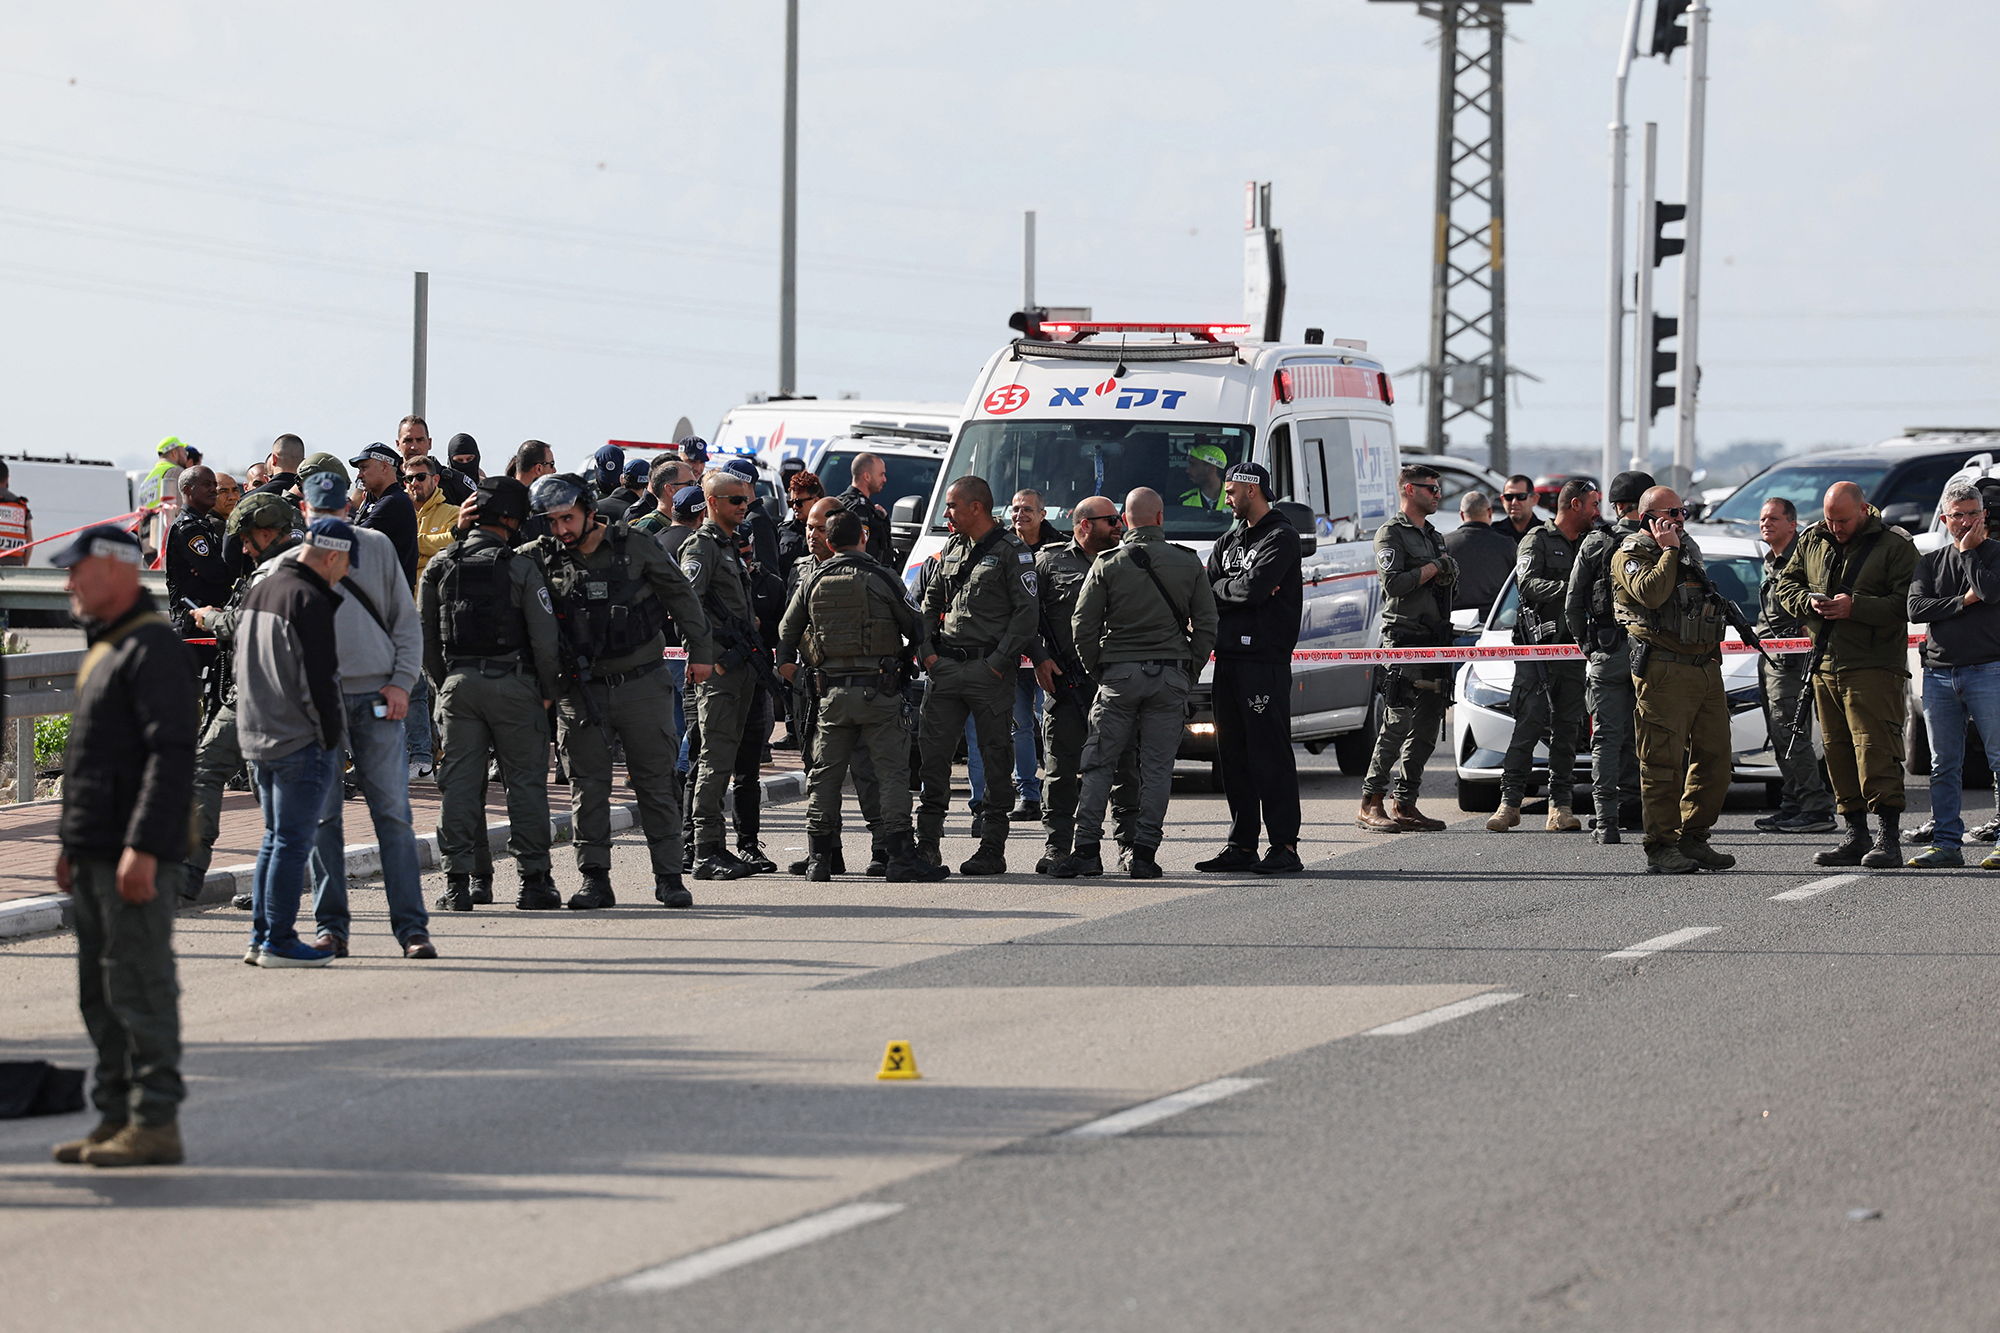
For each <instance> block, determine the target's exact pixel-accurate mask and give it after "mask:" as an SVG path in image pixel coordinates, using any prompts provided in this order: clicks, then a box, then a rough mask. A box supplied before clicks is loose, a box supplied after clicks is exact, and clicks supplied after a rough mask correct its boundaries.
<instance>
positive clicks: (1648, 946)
mask: <svg viewBox="0 0 2000 1333" xmlns="http://www.w3.org/2000/svg"><path fill="white" fill-rule="evenodd" d="M1721 929H1722V927H1721V926H1689V927H1687V928H1686V929H1685V930H1676V931H1672V932H1670V933H1668V934H1665V935H1655V936H1654V937H1653V938H1652V939H1650V940H1640V941H1639V942H1638V943H1637V944H1635V945H1633V946H1632V947H1631V948H1629V949H1620V950H1618V951H1617V952H1616V953H1608V954H1605V955H1604V956H1605V957H1606V958H1650V957H1652V956H1653V955H1654V954H1656V953H1664V952H1665V951H1666V950H1668V949H1671V948H1673V947H1674V946H1675V945H1677V944H1686V943H1687V942H1688V941H1689V940H1698V939H1700V938H1701V937H1702V936H1704V935H1713V934H1714V933H1715V932H1716V931H1718V930H1721Z"/></svg>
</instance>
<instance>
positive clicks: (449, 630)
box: [439, 542, 528, 658]
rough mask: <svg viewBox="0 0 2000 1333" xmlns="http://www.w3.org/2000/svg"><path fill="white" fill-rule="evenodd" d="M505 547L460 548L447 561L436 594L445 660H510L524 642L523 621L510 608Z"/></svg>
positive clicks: (510, 585)
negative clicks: (437, 594) (503, 658)
mask: <svg viewBox="0 0 2000 1333" xmlns="http://www.w3.org/2000/svg"><path fill="white" fill-rule="evenodd" d="M513 556H514V552H513V551H512V550H511V549H510V548H508V547H507V546H506V545H504V544H501V543H497V542H496V543H494V544H493V545H491V546H481V547H479V548H478V549H477V550H475V551H473V552H471V553H470V554H465V553H464V547H463V546H461V547H460V548H459V550H458V551H455V552H453V553H452V554H451V556H450V557H449V563H448V564H447V565H446V567H445V575H444V578H443V580H442V581H441V582H442V587H441V588H440V589H439V592H440V593H441V594H442V601H443V607H442V610H443V612H444V614H443V616H442V620H443V624H444V651H445V656H446V658H454V657H511V656H513V655H514V654H515V653H518V652H519V651H520V650H521V649H522V648H524V647H526V646H527V643H528V618H527V616H525V615H523V614H522V612H521V608H519V607H518V606H515V605H514V578H513V571H512V568H511V566H510V565H509V564H508V562H509V561H510V560H511V559H513Z"/></svg>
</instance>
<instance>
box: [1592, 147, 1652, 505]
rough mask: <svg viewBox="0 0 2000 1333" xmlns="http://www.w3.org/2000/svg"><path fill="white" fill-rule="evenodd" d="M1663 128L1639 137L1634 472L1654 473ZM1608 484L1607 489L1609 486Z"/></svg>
mask: <svg viewBox="0 0 2000 1333" xmlns="http://www.w3.org/2000/svg"><path fill="white" fill-rule="evenodd" d="M1659 164H1660V127H1659V126H1658V125H1656V124H1654V123H1653V122H1652V121H1650V120H1649V121H1647V122H1646V125H1645V128H1644V129H1643V130H1641V131H1640V134H1639V191H1640V193H1639V289H1638V292H1637V294H1636V298H1635V299H1634V301H1633V303H1632V310H1633V314H1632V470H1633V471H1634V472H1650V471H1652V458H1651V455H1652V447H1653V446H1652V435H1653V364H1652V362H1653V269H1654V268H1655V267H1656V266H1657V265H1658V264H1659V262H1660V259H1659V255H1658V253H1657V250H1656V242H1657V240H1658V238H1659V235H1660V227H1659V223H1658V222H1657V220H1656V218H1657V212H1656V210H1657V209H1658V207H1659V196H1660V192H1659V189H1658V188H1657V177H1658V175H1659ZM1610 484H1611V483H1610V482H1608V481H1607V482H1606V483H1605V485H1607V486H1608V485H1610Z"/></svg>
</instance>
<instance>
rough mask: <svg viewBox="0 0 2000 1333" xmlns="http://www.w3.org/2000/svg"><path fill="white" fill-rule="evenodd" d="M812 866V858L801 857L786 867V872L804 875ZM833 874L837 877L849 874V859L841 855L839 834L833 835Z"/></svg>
mask: <svg viewBox="0 0 2000 1333" xmlns="http://www.w3.org/2000/svg"><path fill="white" fill-rule="evenodd" d="M811 865H812V857H811V856H810V855H806V856H801V857H800V858H799V859H798V860H796V861H794V862H792V863H791V864H790V865H788V866H786V867H785V870H786V872H787V873H788V874H793V875H803V874H805V873H806V870H807V868H808V867H809V866H811ZM833 873H834V874H836V875H845V874H846V873H847V858H846V857H844V856H842V855H841V853H840V838H839V835H837V834H836V835H833Z"/></svg>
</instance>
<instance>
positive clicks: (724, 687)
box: [627, 663, 757, 848]
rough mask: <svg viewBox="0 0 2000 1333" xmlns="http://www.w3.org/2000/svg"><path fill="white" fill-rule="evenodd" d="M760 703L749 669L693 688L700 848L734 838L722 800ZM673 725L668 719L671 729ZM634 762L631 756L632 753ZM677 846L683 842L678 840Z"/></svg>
mask: <svg viewBox="0 0 2000 1333" xmlns="http://www.w3.org/2000/svg"><path fill="white" fill-rule="evenodd" d="M756 703H757V673H756V670H755V669H754V668H753V667H751V666H750V665H749V664H748V663H745V664H743V665H742V666H738V667H735V668H732V669H731V670H730V671H729V672H728V673H727V674H725V673H723V672H722V671H720V670H716V671H714V672H711V673H710V674H709V677H708V679H707V680H705V681H703V682H701V684H699V685H697V686H695V687H694V706H695V718H696V722H697V725H699V726H700V728H701V758H700V761H699V762H698V763H696V765H695V770H694V782H693V784H692V785H691V788H690V790H691V791H692V792H693V799H692V800H691V801H690V802H689V804H690V805H692V806H693V816H694V818H693V822H694V840H695V846H696V847H697V848H702V847H720V846H721V845H722V844H723V843H724V842H725V841H727V839H728V836H729V830H728V828H727V827H726V826H725V825H724V824H723V821H722V797H723V794H724V793H725V792H727V791H728V789H729V778H730V775H731V774H732V773H734V772H735V771H736V751H737V749H738V747H740V746H741V745H742V744H743V728H744V725H745V724H746V723H748V722H749V720H750V712H751V709H753V708H754V707H755V706H756ZM672 725H673V722H672V719H671V718H669V719H668V726H669V727H671V726H672ZM627 760H628V762H629V760H630V751H629V749H628V751H627ZM675 841H676V845H678V842H679V840H678V839H676V840H675Z"/></svg>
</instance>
